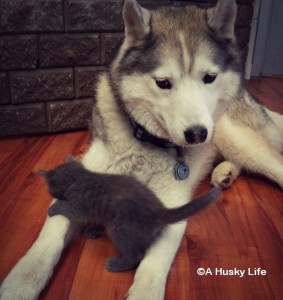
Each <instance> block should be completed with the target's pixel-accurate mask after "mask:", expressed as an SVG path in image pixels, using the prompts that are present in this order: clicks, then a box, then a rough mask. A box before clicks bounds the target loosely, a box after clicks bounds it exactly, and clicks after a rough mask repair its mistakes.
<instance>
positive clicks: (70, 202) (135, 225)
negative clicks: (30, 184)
mask: <svg viewBox="0 0 283 300" xmlns="http://www.w3.org/2000/svg"><path fill="white" fill-rule="evenodd" d="M38 173H40V174H41V175H43V177H44V178H45V179H46V182H47V184H48V187H49V192H50V194H51V195H52V196H53V197H55V198H56V199H58V201H57V202H56V203H54V204H53V205H52V206H51V207H50V208H49V211H48V214H49V216H50V217H52V216H55V215H58V214H61V215H64V216H66V217H67V218H68V219H70V220H71V221H73V222H79V223H89V222H94V221H95V224H96V225H94V226H92V227H90V228H89V229H88V230H87V231H86V236H87V237H89V238H96V237H98V236H99V235H101V234H102V233H103V231H104V229H105V228H106V229H107V232H108V235H109V237H110V238H111V240H112V241H113V243H114V244H115V245H116V247H117V249H118V251H119V252H120V256H119V257H113V258H108V259H107V260H106V262H105V267H106V268H107V269H108V270H109V271H112V272H118V271H126V270H129V269H133V268H135V267H137V266H138V264H139V263H140V261H141V260H142V258H143V257H144V255H145V252H146V250H147V249H148V247H149V246H150V245H151V244H152V243H153V242H154V240H155V239H156V238H157V237H158V236H159V235H160V234H161V232H162V230H163V229H164V228H165V226H166V225H168V224H172V223H175V222H178V221H181V220H184V219H186V218H188V217H189V216H190V215H193V214H195V213H197V212H199V211H200V210H202V209H203V208H205V207H207V206H208V205H209V204H211V203H212V202H214V201H215V200H217V199H218V197H219V195H220V189H218V188H213V189H212V190H211V191H210V192H208V193H207V194H205V195H203V196H201V197H199V198H197V199H196V200H195V201H193V202H190V203H187V204H185V205H183V206H181V207H178V208H173V209H168V208H166V207H165V206H164V205H163V204H162V202H161V201H160V200H159V199H158V198H157V197H156V195H155V194H154V193H153V192H152V191H151V190H150V189H148V188H147V187H146V186H145V185H144V184H142V183H140V182H139V181H137V180H136V179H134V178H133V177H130V176H124V175H111V174H100V173H94V172H90V171H88V170H87V169H85V168H84V166H83V165H82V164H81V163H79V162H77V161H76V160H75V159H74V158H72V157H71V158H68V160H67V162H66V163H65V164H63V165H61V166H59V167H57V168H55V169H54V170H50V171H43V170H39V171H38Z"/></svg>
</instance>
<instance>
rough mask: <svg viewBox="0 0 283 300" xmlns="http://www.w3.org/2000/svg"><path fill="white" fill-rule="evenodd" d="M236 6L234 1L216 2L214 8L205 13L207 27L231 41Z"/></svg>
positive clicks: (222, 0)
mask: <svg viewBox="0 0 283 300" xmlns="http://www.w3.org/2000/svg"><path fill="white" fill-rule="evenodd" d="M236 16H237V4H236V1H235V0H218V2H217V4H216V6H215V7H213V8H211V9H209V10H208V11H207V20H208V25H209V26H210V27H211V28H213V29H214V30H215V31H216V32H217V33H218V34H219V35H220V36H222V37H224V38H230V39H233V38H234V37H235V35H234V27H235V20H236Z"/></svg>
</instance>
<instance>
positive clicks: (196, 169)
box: [1, 0, 283, 300]
mask: <svg viewBox="0 0 283 300" xmlns="http://www.w3.org/2000/svg"><path fill="white" fill-rule="evenodd" d="M236 10H237V8H236V4H235V0H219V1H218V3H217V4H216V6H215V7H213V8H209V9H201V8H196V7H193V6H188V7H182V8H170V7H164V8H159V9H156V10H147V9H144V8H142V7H141V6H140V5H139V4H138V3H137V1H136V0H125V1H124V9H123V17H124V23H125V38H124V41H123V43H122V45H121V47H120V49H119V51H118V53H117V56H116V58H115V59H114V61H113V63H112V64H111V66H110V68H109V70H108V71H107V72H105V74H103V75H102V76H101V77H100V81H99V84H98V87H97V102H96V104H95V107H94V110H93V130H94V139H93V142H92V144H91V146H90V147H89V149H88V151H87V152H86V153H85V155H84V157H83V159H82V163H83V164H84V165H85V166H86V168H88V169H90V170H93V171H96V172H105V173H115V174H126V175H131V176H134V177H136V178H138V179H139V180H140V181H142V182H143V183H145V184H146V185H147V186H148V187H149V188H150V189H152V190H153V191H154V192H155V193H156V195H157V196H158V197H159V198H160V199H161V200H162V202H163V203H164V204H165V205H166V206H167V207H176V206H180V205H183V204H184V203H186V202H187V201H189V200H190V199H191V197H192V193H193V191H194V189H195V187H196V185H197V184H198V183H199V181H200V180H201V179H202V178H203V177H204V175H205V174H207V173H208V172H209V171H210V170H211V165H212V161H213V160H214V158H215V156H216V155H217V153H220V154H221V155H222V156H223V157H224V159H225V161H224V162H223V163H222V164H220V165H219V166H217V167H216V169H215V170H214V171H213V174H212V183H213V184H214V185H218V186H222V187H226V186H229V185H230V184H231V183H232V181H233V180H234V179H235V178H236V177H237V176H238V174H239V172H240V170H241V169H247V170H250V171H254V172H258V173H261V174H263V175H265V176H267V177H269V178H270V179H272V180H274V181H275V182H277V183H278V184H279V185H280V186H281V188H283V158H282V156H281V154H280V152H281V151H282V149H283V117H282V116H280V115H279V114H277V113H275V112H271V111H270V110H268V109H266V108H264V107H263V106H261V105H260V104H258V103H257V102H256V101H255V100H254V99H253V98H252V97H251V96H250V95H249V94H248V93H247V92H246V91H245V90H244V89H243V87H242V73H241V62H240V59H239V53H238V50H237V47H236V44H235V38H234V23H235V18H236ZM223 114H224V115H223ZM133 132H134V133H135V136H134V135H133ZM58 151H59V150H58ZM180 166H181V167H180ZM179 167H180V168H179ZM185 227H186V223H185V222H180V223H177V224H174V225H170V226H168V227H167V229H166V230H165V231H164V233H163V234H162V236H161V238H160V239H158V240H157V241H156V242H155V243H154V244H153V245H152V246H151V248H150V249H149V250H148V251H147V253H146V256H145V257H144V259H143V260H142V262H141V263H140V265H139V267H138V269H137V271H136V274H135V277H134V281H133V284H132V286H131V288H130V290H129V291H128V294H127V297H128V299H130V300H134V299H135V300H136V299H141V300H161V299H163V298H164V293H165V285H166V278H167V274H168V272H169V270H170V266H171V264H172V261H173V259H174V256H175V254H176V251H177V249H178V247H179V244H180V241H181V239H182V236H183V233H184V231H185ZM73 232H74V225H73V224H71V223H70V221H69V220H68V219H66V218H65V217H63V216H55V217H52V218H48V217H47V219H46V222H45V224H44V227H43V229H42V231H41V233H40V235H39V237H38V239H37V240H36V241H35V243H34V244H33V246H32V247H31V248H30V250H29V251H28V252H27V254H26V255H25V256H24V257H23V258H22V259H21V260H20V261H19V262H18V263H17V264H16V266H15V267H14V269H12V271H11V272H10V273H9V275H8V276H7V278H6V279H5V280H4V282H3V283H2V287H1V297H2V298H1V299H2V300H4V299H13V300H16V299H29V300H30V299H36V298H37V296H38V295H39V293H40V291H41V290H42V289H43V288H44V286H45V285H46V283H47V281H48V279H49V278H50V276H51V274H52V272H53V269H54V266H55V264H56V263H57V262H58V260H59V258H60V255H61V253H62V250H63V248H64V246H65V245H66V244H67V242H68V241H69V240H70V239H71V238H72V236H73V234H74V233H73Z"/></svg>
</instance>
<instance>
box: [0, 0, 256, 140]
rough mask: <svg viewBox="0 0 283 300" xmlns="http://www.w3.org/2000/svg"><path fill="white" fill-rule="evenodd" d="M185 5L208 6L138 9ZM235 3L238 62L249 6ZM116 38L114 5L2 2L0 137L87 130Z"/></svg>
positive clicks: (241, 0) (89, 0) (165, 1)
mask: <svg viewBox="0 0 283 300" xmlns="http://www.w3.org/2000/svg"><path fill="white" fill-rule="evenodd" d="M191 2H197V3H198V4H200V5H210V4H211V3H213V2H215V1H213V0H207V1H206V0H195V1H173V0H171V1H170V0H155V1H152V0H151V1H140V3H141V4H143V5H144V6H145V7H155V6H158V5H188V4H189V3H191ZM237 2H238V17H237V29H236V35H237V37H238V43H239V45H240V47H241V49H242V53H243V57H244V59H245V57H246V54H247V49H248V48H247V43H248V40H249V33H250V23H251V19H252V11H253V8H252V2H253V0H238V1H237ZM207 3H208V4H207ZM122 37H123V20H122V1H121V0H116V1H115V0H113V1H111V0H110V1H109V0H108V1H99V0H1V1H0V136H14V135H25V134H39V133H50V132H61V131H69V130H75V129H80V128H87V127H88V125H89V121H90V115H91V107H92V104H93V101H94V87H95V81H96V76H97V74H98V73H99V72H100V71H101V70H103V68H105V66H106V65H107V64H108V63H109V62H110V61H111V58H112V56H113V55H114V54H115V51H116V48H117V45H118V44H119V43H120V41H121V39H122Z"/></svg>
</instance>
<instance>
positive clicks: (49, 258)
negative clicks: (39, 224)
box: [0, 215, 78, 300]
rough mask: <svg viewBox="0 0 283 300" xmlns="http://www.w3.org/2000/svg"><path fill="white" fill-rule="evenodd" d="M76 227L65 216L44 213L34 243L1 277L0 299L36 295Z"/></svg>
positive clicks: (30, 298)
mask: <svg viewBox="0 0 283 300" xmlns="http://www.w3.org/2000/svg"><path fill="white" fill-rule="evenodd" d="M77 229H78V228H77V227H76V226H75V225H73V224H71V223H70V222H69V220H68V219H67V218H65V217H64V216H61V215H58V216H55V217H52V218H50V217H47V219H46V221H45V224H44V226H43V228H42V230H41V232H40V235H39V237H38V238H37V240H36V241H35V243H34V244H33V245H32V247H31V248H30V249H29V250H28V252H27V253H26V255H25V256H23V257H22V258H21V259H20V260H19V261H18V263H17V264H16V265H15V267H14V268H13V269H12V270H11V271H10V273H9V274H8V276H7V277H6V278H5V280H4V281H3V283H2V285H1V289H0V298H1V300H34V299H37V297H38V295H39V293H40V292H41V290H42V289H43V288H44V287H45V285H46V283H47V281H48V280H49V278H50V277H51V275H52V272H53V269H54V266H55V265H56V264H57V262H58V260H59V258H60V255H61V252H62V250H63V248H64V246H65V245H66V244H67V243H68V241H69V240H70V239H71V238H72V237H73V235H74V234H75V232H76V231H77Z"/></svg>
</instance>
